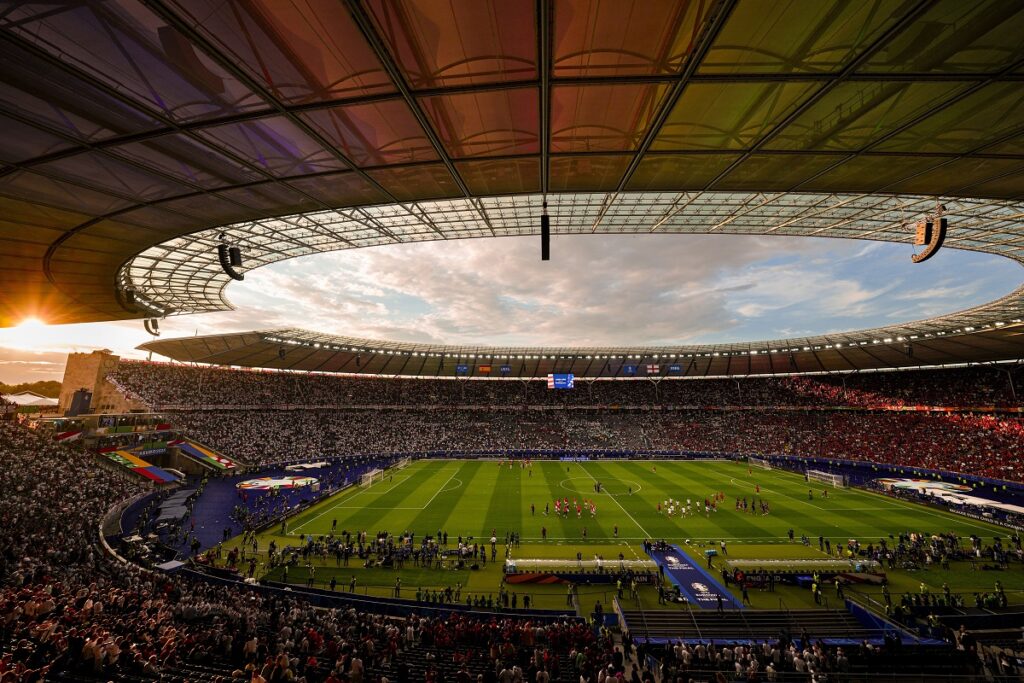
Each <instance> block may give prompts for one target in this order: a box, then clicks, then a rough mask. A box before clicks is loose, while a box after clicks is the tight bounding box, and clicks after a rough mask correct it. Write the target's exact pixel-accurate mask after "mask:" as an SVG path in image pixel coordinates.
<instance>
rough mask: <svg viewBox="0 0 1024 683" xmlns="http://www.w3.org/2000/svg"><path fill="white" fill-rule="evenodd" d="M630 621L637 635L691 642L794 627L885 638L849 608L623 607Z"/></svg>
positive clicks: (834, 638) (831, 638) (834, 637)
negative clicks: (710, 608)
mask: <svg viewBox="0 0 1024 683" xmlns="http://www.w3.org/2000/svg"><path fill="white" fill-rule="evenodd" d="M622 614H623V617H624V618H625V621H626V626H627V628H629V632H630V633H631V634H632V636H633V638H634V639H636V640H637V641H640V640H644V639H650V640H651V642H655V643H663V642H665V641H668V640H680V639H681V640H683V641H686V642H694V643H696V642H702V641H703V642H707V641H709V640H714V641H716V642H717V641H748V640H754V641H766V640H768V641H772V640H778V639H779V637H780V634H783V633H788V634H789V636H790V637H791V638H794V639H799V638H800V634H801V632H803V631H804V630H806V631H807V633H808V635H809V636H810V637H811V638H812V639H813V640H819V639H820V640H823V641H825V643H827V644H837V645H842V644H844V643H850V644H856V643H860V642H861V641H862V640H868V641H869V642H878V643H881V642H882V638H881V634H879V633H878V631H876V630H874V629H868V628H866V627H864V626H863V625H862V624H861V623H860V622H859V621H858V620H857V619H856V617H854V616H853V615H852V614H850V613H849V612H845V611H843V612H839V611H830V610H816V609H810V610H791V611H779V610H744V611H742V612H741V611H739V610H725V611H724V612H723V613H722V614H718V613H717V612H715V611H710V612H709V611H703V610H649V611H645V612H643V613H642V614H641V613H640V612H638V611H631V610H623V613H622Z"/></svg>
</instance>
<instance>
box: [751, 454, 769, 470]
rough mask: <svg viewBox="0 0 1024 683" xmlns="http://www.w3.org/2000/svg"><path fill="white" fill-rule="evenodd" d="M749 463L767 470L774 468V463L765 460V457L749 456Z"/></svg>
mask: <svg viewBox="0 0 1024 683" xmlns="http://www.w3.org/2000/svg"><path fill="white" fill-rule="evenodd" d="M747 464H748V465H754V466H756V467H761V468H764V469H766V470H770V469H771V468H772V464H771V463H770V462H768V461H767V460H765V459H764V458H755V457H754V456H752V455H751V456H748V457H747Z"/></svg>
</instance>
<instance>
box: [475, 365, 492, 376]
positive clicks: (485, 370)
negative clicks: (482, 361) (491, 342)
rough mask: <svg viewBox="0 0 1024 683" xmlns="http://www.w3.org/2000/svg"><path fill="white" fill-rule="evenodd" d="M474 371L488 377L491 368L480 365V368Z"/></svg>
mask: <svg viewBox="0 0 1024 683" xmlns="http://www.w3.org/2000/svg"><path fill="white" fill-rule="evenodd" d="M476 370H477V372H479V373H480V374H482V375H489V374H491V366H490V365H480V366H478V367H477V369H476Z"/></svg>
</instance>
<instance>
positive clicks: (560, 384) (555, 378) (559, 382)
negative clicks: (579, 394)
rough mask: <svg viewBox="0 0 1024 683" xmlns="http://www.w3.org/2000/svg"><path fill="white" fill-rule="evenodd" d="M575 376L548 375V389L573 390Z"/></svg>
mask: <svg viewBox="0 0 1024 683" xmlns="http://www.w3.org/2000/svg"><path fill="white" fill-rule="evenodd" d="M573 379H574V378H573V375H572V374H563V373H556V374H553V375H548V389H572V387H573Z"/></svg>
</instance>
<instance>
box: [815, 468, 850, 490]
mask: <svg viewBox="0 0 1024 683" xmlns="http://www.w3.org/2000/svg"><path fill="white" fill-rule="evenodd" d="M811 480H813V481H820V482H822V483H825V484H832V486H833V487H834V488H837V489H839V488H843V487H844V486H846V484H845V483H843V475H841V474H832V473H831V472H822V471H821V470H807V481H811Z"/></svg>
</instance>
